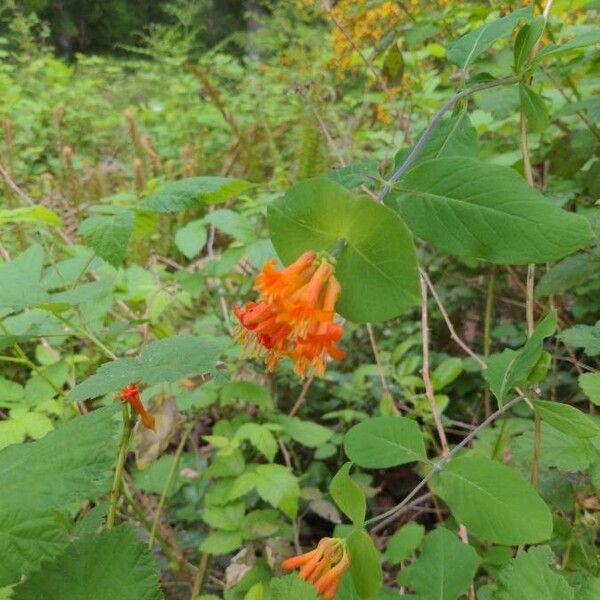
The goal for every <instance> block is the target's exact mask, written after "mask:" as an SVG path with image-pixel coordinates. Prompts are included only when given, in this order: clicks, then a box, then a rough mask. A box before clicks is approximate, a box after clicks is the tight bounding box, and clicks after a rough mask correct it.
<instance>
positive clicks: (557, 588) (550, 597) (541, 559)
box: [497, 546, 574, 600]
mask: <svg viewBox="0 0 600 600" xmlns="http://www.w3.org/2000/svg"><path fill="white" fill-rule="evenodd" d="M554 561H555V558H554V554H553V553H552V550H550V548H549V547H548V546H538V547H536V548H529V550H527V552H522V551H521V552H519V553H518V554H517V557H516V558H514V559H513V560H512V561H511V562H510V564H509V565H507V566H506V567H505V568H504V569H503V570H502V571H501V572H500V575H499V576H498V580H499V582H500V584H501V588H500V591H499V593H498V595H497V598H498V600H522V599H523V598H527V599H528V600H529V599H531V600H534V599H538V598H539V600H573V598H574V590H573V588H572V587H571V586H570V585H569V584H568V583H567V580H566V579H565V578H564V577H563V576H562V575H560V574H559V573H557V572H556V571H555V570H554V569H552V568H551V567H550V566H549V565H550V564H551V563H554Z"/></svg>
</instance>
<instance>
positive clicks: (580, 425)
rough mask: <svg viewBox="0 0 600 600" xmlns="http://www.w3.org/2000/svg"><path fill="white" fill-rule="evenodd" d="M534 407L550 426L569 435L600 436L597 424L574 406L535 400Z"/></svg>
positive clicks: (582, 436) (599, 428)
mask: <svg viewBox="0 0 600 600" xmlns="http://www.w3.org/2000/svg"><path fill="white" fill-rule="evenodd" d="M533 406H534V408H535V410H536V412H537V413H538V414H539V415H540V417H541V418H542V419H544V421H546V423H548V425H551V426H552V427H554V428H555V429H558V430H559V431H562V432H563V433H566V434H567V435H572V436H574V437H580V438H590V437H596V436H597V435H600V427H598V425H596V422H595V421H594V420H592V419H590V417H588V416H587V415H586V414H585V413H582V412H581V411H580V410H579V409H577V408H575V407H574V406H571V405H569V404H561V403H560V402H548V401H546V400H534V401H533Z"/></svg>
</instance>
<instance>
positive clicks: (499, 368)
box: [483, 310, 557, 405]
mask: <svg viewBox="0 0 600 600" xmlns="http://www.w3.org/2000/svg"><path fill="white" fill-rule="evenodd" d="M556 323H557V316H556V311H555V310H554V311H552V312H550V313H548V314H547V315H546V316H545V317H544V318H543V319H542V320H541V321H540V322H539V323H538V324H537V326H536V328H535V330H534V332H533V334H532V335H531V337H530V338H529V339H528V340H527V342H526V343H525V345H524V346H523V348H521V349H520V350H518V351H514V350H508V349H507V350H504V352H502V353H500V354H493V355H492V356H490V358H489V359H488V363H487V368H486V369H485V371H484V372H483V375H484V377H485V379H486V381H487V382H488V383H489V386H490V389H491V390H492V392H493V393H494V395H495V396H496V398H497V400H498V403H499V404H500V405H502V404H503V403H504V400H505V399H506V396H507V395H508V394H509V392H510V391H511V390H512V389H513V388H514V387H516V386H518V385H519V384H521V383H523V382H524V381H525V380H526V379H527V377H528V376H529V375H530V373H531V372H532V371H533V369H534V368H535V366H536V364H537V362H538V360H539V359H540V357H541V355H542V352H543V350H544V340H545V339H546V338H547V337H550V336H551V335H552V334H553V333H554V331H555V330H556Z"/></svg>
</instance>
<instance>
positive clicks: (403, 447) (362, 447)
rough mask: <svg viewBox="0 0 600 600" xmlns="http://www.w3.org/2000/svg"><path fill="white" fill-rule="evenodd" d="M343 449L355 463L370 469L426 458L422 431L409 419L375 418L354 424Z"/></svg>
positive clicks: (346, 437) (345, 438) (345, 439)
mask: <svg viewBox="0 0 600 600" xmlns="http://www.w3.org/2000/svg"><path fill="white" fill-rule="evenodd" d="M344 450H345V452H346V455H347V456H348V458H349V459H350V460H351V461H352V462H354V463H356V464H357V465H359V466H361V467H365V468H368V469H385V468H389V467H395V466H397V465H402V464H405V463H408V462H413V461H419V460H426V458H427V455H426V453H425V442H424V440H423V435H422V434H421V430H420V428H419V426H418V424H417V422H416V421H413V420H412V419H409V418H407V417H374V418H372V419H368V420H367V421H363V422H362V423H359V424H358V425H355V426H354V427H352V429H350V431H348V433H347V434H346V436H345V437H344Z"/></svg>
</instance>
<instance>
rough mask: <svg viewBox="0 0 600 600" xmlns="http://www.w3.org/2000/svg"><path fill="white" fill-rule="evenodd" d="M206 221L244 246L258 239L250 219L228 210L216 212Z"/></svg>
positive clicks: (206, 218) (205, 218)
mask: <svg viewBox="0 0 600 600" xmlns="http://www.w3.org/2000/svg"><path fill="white" fill-rule="evenodd" d="M204 220H205V221H206V222H207V223H210V224H211V225H214V226H215V227H216V228H217V229H220V230H221V231H222V232H223V233H226V234H227V235H230V236H231V237H233V238H235V239H236V240H239V241H240V242H243V243H244V244H248V243H250V242H253V241H254V240H255V239H256V232H255V231H254V227H253V226H252V225H251V224H250V223H249V221H248V218H247V217H245V216H243V215H240V214H239V213H237V212H235V211H233V210H229V209H228V208H221V209H219V210H214V211H213V212H210V213H208V214H207V215H206V217H204Z"/></svg>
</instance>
